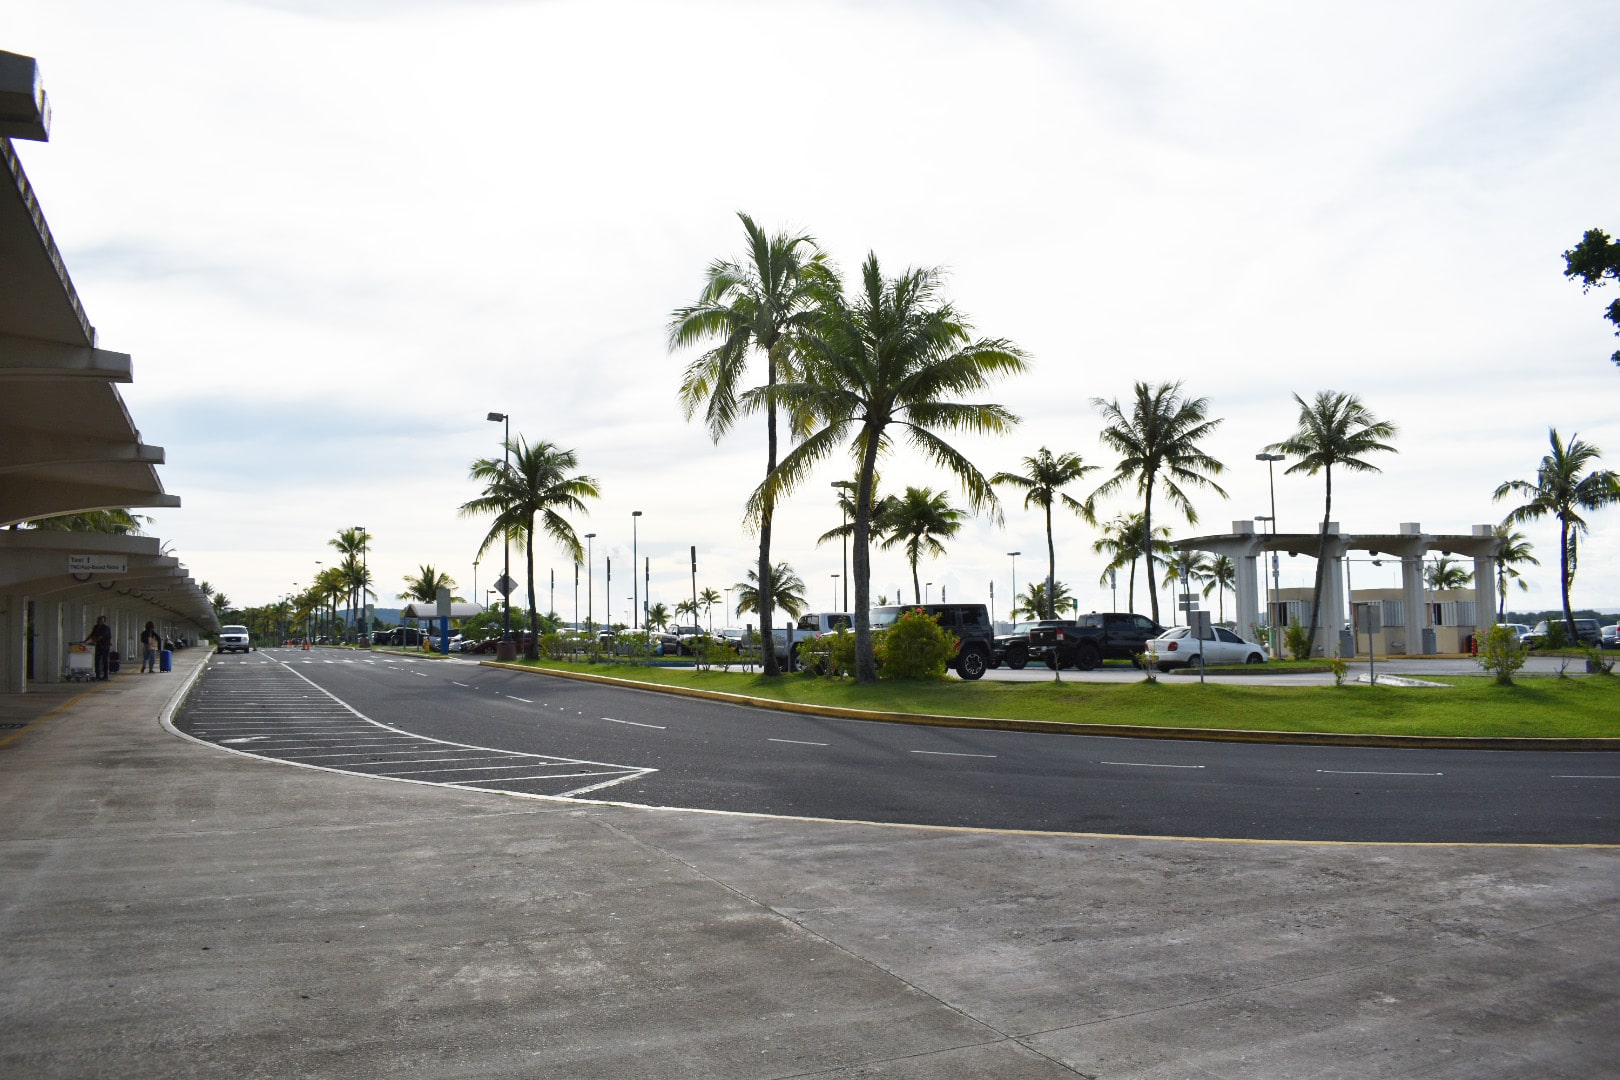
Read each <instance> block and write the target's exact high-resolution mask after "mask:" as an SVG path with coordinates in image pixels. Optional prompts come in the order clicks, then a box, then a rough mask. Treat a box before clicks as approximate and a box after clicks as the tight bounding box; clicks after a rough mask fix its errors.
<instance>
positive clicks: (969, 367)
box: [754, 255, 1025, 683]
mask: <svg viewBox="0 0 1620 1080" xmlns="http://www.w3.org/2000/svg"><path fill="white" fill-rule="evenodd" d="M820 303H821V306H822V311H823V314H822V318H821V320H820V321H819V323H818V324H817V326H816V327H815V330H814V332H813V333H811V334H809V335H807V337H806V338H805V339H804V341H803V349H804V360H805V367H806V371H805V374H804V376H803V377H802V379H801V380H800V381H797V382H784V383H783V384H782V385H781V386H780V387H779V388H778V390H779V394H778V395H777V396H779V397H780V398H781V399H782V400H783V401H785V402H788V403H789V404H790V405H791V406H792V407H793V408H794V409H795V410H796V412H797V415H798V416H800V417H802V418H804V420H805V425H806V426H805V432H806V435H805V439H804V441H803V442H801V443H800V444H799V445H798V446H797V447H795V448H794V449H793V451H792V452H791V453H789V454H788V455H787V457H785V458H784V459H783V460H782V463H781V465H780V466H778V468H777V469H776V471H775V472H774V473H773V474H772V475H771V476H770V477H769V478H768V479H767V480H766V482H765V484H764V485H762V487H761V488H760V489H759V490H758V491H756V492H755V495H754V502H756V503H758V502H764V501H765V500H767V499H774V497H775V495H776V493H778V492H786V491H788V490H790V489H791V488H792V487H793V486H794V485H795V484H796V483H798V482H800V481H802V480H803V479H804V478H805V477H807V476H808V475H809V473H810V470H811V468H812V466H813V465H814V464H815V463H816V462H818V461H820V460H821V459H822V458H824V457H826V456H828V455H829V454H832V453H834V452H835V451H836V450H838V449H839V448H840V447H843V446H846V445H847V446H848V448H849V450H850V453H851V455H852V456H853V457H854V458H855V461H856V464H857V467H858V471H857V474H856V482H857V486H856V492H855V515H854V519H855V520H854V524H855V528H854V531H853V534H852V536H853V541H854V542H853V544H852V545H851V546H852V548H853V555H852V560H851V572H852V573H853V574H854V575H855V611H854V616H855V679H856V681H857V682H860V683H872V682H875V681H876V680H877V665H876V663H875V661H874V658H873V655H872V626H871V618H870V607H871V605H870V604H869V602H868V601H869V599H870V597H871V587H872V562H871V538H872V508H873V497H872V495H873V487H874V483H875V477H876V476H877V466H878V459H879V457H881V456H882V454H883V453H884V451H886V450H888V449H890V448H891V446H892V443H893V441H894V438H895V434H896V433H895V431H894V430H892V429H899V432H900V433H902V434H903V435H904V437H905V439H906V441H907V442H909V443H910V444H911V445H912V446H913V447H915V448H917V449H918V450H920V451H921V452H922V454H923V455H924V456H925V457H927V458H929V459H931V460H932V461H933V462H934V463H935V464H936V465H941V466H943V467H945V468H946V469H948V470H949V471H950V472H952V473H954V474H955V475H956V477H957V478H958V479H959V480H961V482H962V486H963V488H964V489H965V491H966V494H967V497H968V505H969V508H970V509H972V510H975V511H977V510H981V509H983V510H987V511H989V512H990V513H991V515H992V518H993V519H994V520H996V521H998V522H999V521H1000V519H1001V513H1000V508H999V504H998V502H997V500H996V494H995V491H994V489H993V488H992V487H991V486H990V482H989V481H988V480H987V479H985V477H984V475H983V474H982V473H981V472H979V470H978V469H977V468H975V467H974V466H973V464H972V462H970V461H968V459H967V458H965V457H963V456H962V454H961V452H960V451H958V450H957V449H956V448H955V447H953V446H951V445H950V444H949V443H948V442H946V441H945V440H944V438H942V437H941V434H940V433H941V432H967V433H985V434H991V435H999V434H1003V433H1005V432H1007V431H1009V430H1011V429H1012V427H1013V425H1014V424H1016V423H1017V422H1018V418H1017V417H1016V416H1014V415H1013V414H1012V413H1011V412H1009V411H1008V410H1007V409H1005V408H1003V407H1002V406H1000V405H994V404H969V403H965V402H961V401H958V400H956V398H957V397H958V396H959V395H962V394H967V393H973V392H976V391H979V390H982V389H984V388H985V387H987V386H988V385H989V383H990V381H991V380H992V379H994V378H996V377H999V376H1002V375H1010V374H1016V373H1019V372H1022V371H1023V370H1024V369H1025V362H1024V356H1023V353H1022V352H1021V351H1020V350H1019V349H1018V348H1017V347H1016V346H1015V345H1013V344H1012V343H1011V342H1009V341H1006V340H1004V339H1000V338H992V339H986V338H974V337H973V336H972V333H973V331H972V327H971V326H969V325H968V323H967V322H966V321H965V320H964V319H962V317H961V316H960V315H958V314H957V312H956V311H955V310H954V309H953V308H952V307H951V306H950V304H948V303H946V302H945V301H944V300H943V299H942V298H941V297H940V276H939V273H938V271H935V270H927V269H921V270H908V271H906V272H905V273H904V274H902V275H900V276H899V277H896V278H892V279H889V280H885V279H884V277H883V271H882V268H881V267H880V266H879V264H878V260H877V256H876V255H868V256H867V259H866V262H865V263H864V264H863V266H862V268H861V285H860V289H859V292H858V293H857V295H856V296H855V297H854V298H853V299H852V300H846V299H845V298H844V297H843V296H842V295H841V293H840V292H838V291H834V290H833V289H832V288H825V289H823V290H821V296H820ZM816 425H820V426H819V427H817V426H816Z"/></svg>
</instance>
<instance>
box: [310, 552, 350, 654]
mask: <svg viewBox="0 0 1620 1080" xmlns="http://www.w3.org/2000/svg"><path fill="white" fill-rule="evenodd" d="M315 585H316V587H317V588H319V589H320V590H321V595H322V596H324V597H326V606H327V610H328V612H329V613H330V614H329V617H328V622H327V629H328V630H329V631H331V630H333V629H334V628H335V627H336V626H337V610H338V600H339V598H341V597H342V596H343V594H344V592H345V591H346V590H347V589H348V578H347V577H345V576H344V573H343V568H342V567H340V566H328V567H326V568H325V569H323V570H322V571H321V572H320V573H319V574H317V575H316V576H315ZM333 636H334V637H336V636H337V635H336V634H335V633H334V634H333Z"/></svg>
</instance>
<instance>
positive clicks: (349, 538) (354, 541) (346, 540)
mask: <svg viewBox="0 0 1620 1080" xmlns="http://www.w3.org/2000/svg"><path fill="white" fill-rule="evenodd" d="M370 542H371V534H370V533H368V532H366V530H364V529H362V528H359V527H356V528H352V529H340V530H338V534H337V535H336V536H334V537H333V538H332V539H330V540H328V541H327V544H329V545H330V546H332V547H334V548H336V549H337V552H338V554H339V555H341V556H343V559H342V561H341V562H339V563H338V568H339V569H340V570H342V571H343V577H344V581H345V584H346V587H347V590H348V596H349V613H350V615H351V616H353V620H354V627H355V633H356V635H358V634H359V632H360V622H361V619H362V615H361V613H360V608H361V607H362V606H363V601H362V602H361V603H356V602H355V597H356V596H357V595H358V594H359V593H360V592H362V591H363V590H365V589H366V588H368V587H369V586H370V585H371V582H370V581H368V580H366V579H367V578H369V577H370V574H369V573H367V572H366V568H365V563H364V561H363V560H362V559H361V553H362V552H364V551H365V549H366V545H367V544H369V543H370Z"/></svg>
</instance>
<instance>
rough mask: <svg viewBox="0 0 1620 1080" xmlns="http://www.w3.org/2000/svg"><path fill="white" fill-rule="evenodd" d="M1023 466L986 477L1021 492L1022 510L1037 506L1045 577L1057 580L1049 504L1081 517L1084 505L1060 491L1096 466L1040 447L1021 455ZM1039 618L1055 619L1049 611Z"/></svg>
mask: <svg viewBox="0 0 1620 1080" xmlns="http://www.w3.org/2000/svg"><path fill="white" fill-rule="evenodd" d="M1023 467H1024V471H1023V472H1021V473H1015V472H999V473H996V475H994V476H992V477H991V478H990V482H991V483H992V484H1004V485H1007V486H1009V487H1013V488H1017V489H1018V490H1020V491H1022V492H1023V493H1024V509H1026V510H1028V509H1030V508H1032V507H1036V506H1038V507H1040V508H1041V511H1042V513H1043V514H1044V515H1045V518H1046V580H1047V581H1048V582H1054V581H1056V580H1057V547H1056V545H1055V544H1054V543H1053V540H1052V505H1053V504H1054V503H1058V504H1060V505H1062V506H1065V507H1067V508H1068V509H1070V510H1072V511H1074V512H1075V513H1076V514H1079V515H1081V516H1082V517H1084V516H1086V508H1085V506H1084V505H1083V504H1082V503H1080V502H1078V501H1076V500H1075V499H1074V498H1072V497H1070V496H1069V495H1066V494H1064V492H1063V490H1062V489H1063V488H1064V487H1065V486H1067V485H1068V484H1071V483H1073V482H1074V481H1076V480H1079V479H1080V478H1081V477H1083V476H1085V475H1086V473H1088V472H1094V471H1095V470H1096V468H1097V466H1095V465H1087V464H1086V463H1085V462H1084V461H1082V460H1081V459H1080V455H1079V454H1053V453H1052V451H1051V450H1048V449H1047V448H1046V447H1044V446H1043V447H1041V448H1040V449H1039V450H1037V451H1036V452H1035V455H1034V456H1033V457H1026V458H1024V460H1023ZM1048 599H1049V600H1050V599H1052V598H1050V597H1049V598H1048ZM1039 617H1041V618H1047V619H1051V618H1055V616H1054V615H1053V614H1052V611H1051V610H1048V611H1047V613H1046V614H1045V615H1044V616H1039Z"/></svg>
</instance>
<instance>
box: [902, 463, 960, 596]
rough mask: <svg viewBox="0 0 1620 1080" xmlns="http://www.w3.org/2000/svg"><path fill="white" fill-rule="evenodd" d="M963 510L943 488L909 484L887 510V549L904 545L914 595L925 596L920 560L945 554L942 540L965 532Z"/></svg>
mask: <svg viewBox="0 0 1620 1080" xmlns="http://www.w3.org/2000/svg"><path fill="white" fill-rule="evenodd" d="M963 517H964V515H963V513H962V511H960V510H958V509H956V508H955V507H953V506H952V505H951V503H950V500H949V499H948V498H946V496H945V493H944V492H942V491H935V490H934V489H933V488H927V487H922V488H916V487H907V488H906V491H905V494H904V495H901V496H899V497H898V498H897V499H895V501H894V504H893V506H892V507H890V508H889V509H888V512H887V518H888V520H887V522H886V528H887V532H888V535H887V537H886V538H885V539H884V541H883V544H882V547H883V549H884V550H888V549H889V548H892V547H895V546H896V545H900V544H904V545H905V549H906V562H907V563H909V564H910V565H911V591H912V595H914V596H918V597H921V596H922V585H921V579H920V578H919V577H918V576H917V563H918V562H919V561H920V560H921V559H922V557H923V554H924V553H927V554H929V555H932V556H934V557H935V558H938V557H939V556H941V555H944V554H945V545H944V544H942V543H941V542H940V541H941V540H949V539H950V538H951V537H953V536H955V535H956V534H957V533H959V532H961V531H962V518H963Z"/></svg>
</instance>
